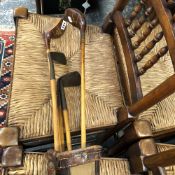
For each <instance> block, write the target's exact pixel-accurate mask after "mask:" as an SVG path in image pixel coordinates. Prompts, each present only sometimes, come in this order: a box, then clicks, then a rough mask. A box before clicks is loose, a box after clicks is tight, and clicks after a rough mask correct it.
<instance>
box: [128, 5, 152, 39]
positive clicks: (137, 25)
mask: <svg viewBox="0 0 175 175" xmlns="http://www.w3.org/2000/svg"><path fill="white" fill-rule="evenodd" d="M152 13H153V8H152V7H149V8H147V9H146V11H145V13H144V15H143V16H141V17H140V18H139V19H138V20H137V21H136V22H134V23H133V24H132V25H131V26H130V28H129V30H128V31H129V36H130V37H131V38H132V37H134V36H135V34H136V32H137V31H138V30H139V29H140V28H141V26H142V25H143V24H144V23H145V22H146V20H147V18H148V17H149V16H150V15H151V14H152Z"/></svg>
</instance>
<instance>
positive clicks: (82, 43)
mask: <svg viewBox="0 0 175 175" xmlns="http://www.w3.org/2000/svg"><path fill="white" fill-rule="evenodd" d="M80 32H81V41H80V48H81V148H82V149H83V148H86V103H85V31H84V30H83V31H80Z"/></svg>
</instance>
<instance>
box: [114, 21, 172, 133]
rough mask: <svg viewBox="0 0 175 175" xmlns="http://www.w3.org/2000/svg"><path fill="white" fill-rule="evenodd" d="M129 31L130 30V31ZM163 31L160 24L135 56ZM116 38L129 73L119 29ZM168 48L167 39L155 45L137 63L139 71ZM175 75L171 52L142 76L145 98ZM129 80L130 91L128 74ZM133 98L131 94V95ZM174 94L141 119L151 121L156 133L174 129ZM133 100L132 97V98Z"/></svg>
mask: <svg viewBox="0 0 175 175" xmlns="http://www.w3.org/2000/svg"><path fill="white" fill-rule="evenodd" d="M137 21H138V19H134V20H133V22H132V24H134V23H136V22H137ZM149 23H150V22H147V21H146V22H144V24H143V25H142V26H141V27H140V28H139V30H138V31H137V32H136V34H135V36H134V37H132V38H131V43H132V44H133V43H134V42H135V41H137V40H138V38H140V37H141V36H142V35H143V32H144V31H145V30H146V28H147V26H148V25H149ZM128 30H129V29H128ZM161 31H162V28H161V26H160V25H159V24H158V25H157V26H156V27H155V28H154V29H153V30H152V31H151V33H150V34H149V35H148V36H147V37H146V38H145V40H143V42H142V43H141V44H140V45H139V47H138V48H137V49H135V50H134V54H135V55H138V54H139V53H140V52H141V51H142V50H143V49H144V48H145V47H146V45H147V44H148V43H149V42H150V41H152V40H153V39H154V38H155V36H156V34H158V33H159V32H161ZM114 33H115V34H114V37H115V39H116V40H117V42H116V43H117V45H118V47H119V48H120V49H118V52H119V56H120V57H121V58H122V63H123V65H122V66H123V69H124V70H125V72H127V68H126V62H125V59H126V58H125V57H124V55H123V52H124V51H123V46H122V44H121V40H120V37H119V33H118V29H117V28H116V29H115V32H114ZM165 46H167V42H166V40H165V37H164V36H163V37H162V39H161V40H160V41H159V42H157V43H156V44H155V46H154V47H153V48H152V49H151V50H150V51H149V52H148V53H147V54H146V55H145V56H144V57H143V59H142V60H141V61H139V62H138V63H137V65H138V69H140V68H141V67H142V66H143V65H144V64H145V63H146V62H147V61H148V60H149V59H151V58H152V57H153V56H154V55H156V54H157V53H158V51H159V50H160V49H161V48H163V47H165ZM173 74H174V70H173V65H172V61H171V58H170V55H169V51H168V52H167V53H166V54H165V55H164V56H162V57H161V58H160V60H159V61H158V62H157V63H156V64H154V65H153V67H151V68H150V69H149V70H147V72H146V73H145V74H143V75H142V76H140V81H141V88H142V92H143V96H144V95H146V94H147V93H148V92H150V91H151V90H153V89H154V88H155V87H157V86H158V85H159V84H161V83H162V82H163V81H164V80H166V79H167V78H168V77H169V76H170V75H173ZM125 77H126V80H127V87H128V89H129V78H128V75H127V73H126V74H125ZM130 96H131V94H130ZM174 97H175V96H174V94H172V95H171V96H169V97H168V98H166V99H165V100H163V101H161V102H159V103H157V104H156V105H154V106H153V107H151V108H150V109H148V110H146V111H145V112H143V113H142V114H141V115H140V116H139V118H140V119H146V120H148V121H150V123H151V125H152V130H153V132H154V133H158V132H159V131H164V130H167V129H171V128H174V126H175V120H174V112H175V101H174ZM130 98H131V97H130Z"/></svg>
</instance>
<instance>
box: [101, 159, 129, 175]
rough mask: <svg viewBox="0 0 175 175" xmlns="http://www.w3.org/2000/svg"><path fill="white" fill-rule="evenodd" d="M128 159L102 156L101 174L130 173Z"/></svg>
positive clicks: (121, 174) (127, 174)
mask: <svg viewBox="0 0 175 175" xmlns="http://www.w3.org/2000/svg"><path fill="white" fill-rule="evenodd" d="M130 174H131V173H130V169H129V162H128V160H127V159H122V158H121V159H116V158H102V159H101V160H100V175H130Z"/></svg>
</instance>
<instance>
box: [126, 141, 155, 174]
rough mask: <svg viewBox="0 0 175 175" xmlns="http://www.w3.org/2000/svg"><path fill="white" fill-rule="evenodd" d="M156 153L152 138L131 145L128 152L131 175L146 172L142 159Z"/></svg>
mask: <svg viewBox="0 0 175 175" xmlns="http://www.w3.org/2000/svg"><path fill="white" fill-rule="evenodd" d="M156 153H157V148H156V145H155V142H154V140H153V139H152V138H149V139H142V140H140V141H138V142H137V143H135V144H134V145H132V146H131V147H130V148H129V150H128V154H129V158H130V160H131V161H130V166H131V172H132V173H133V174H139V173H143V172H146V171H147V168H146V166H145V165H144V162H143V159H144V157H146V156H150V155H153V154H156Z"/></svg>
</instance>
